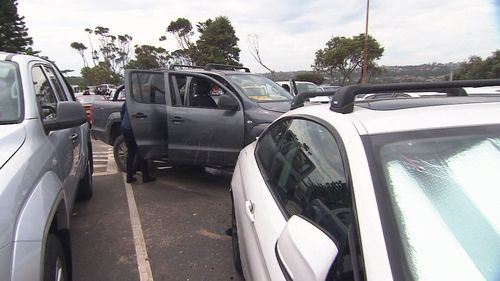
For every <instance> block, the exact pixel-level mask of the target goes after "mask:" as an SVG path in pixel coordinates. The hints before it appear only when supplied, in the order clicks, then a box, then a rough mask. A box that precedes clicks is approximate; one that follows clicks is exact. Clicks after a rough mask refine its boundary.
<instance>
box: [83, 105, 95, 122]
mask: <svg viewBox="0 0 500 281" xmlns="http://www.w3.org/2000/svg"><path fill="white" fill-rule="evenodd" d="M83 108H84V109H85V113H87V121H89V123H90V124H92V122H94V108H93V107H92V105H91V104H84V105H83Z"/></svg>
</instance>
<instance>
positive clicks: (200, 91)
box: [191, 79, 217, 107]
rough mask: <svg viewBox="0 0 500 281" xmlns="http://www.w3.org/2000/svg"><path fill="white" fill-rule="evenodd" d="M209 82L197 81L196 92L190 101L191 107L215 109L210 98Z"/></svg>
mask: <svg viewBox="0 0 500 281" xmlns="http://www.w3.org/2000/svg"><path fill="white" fill-rule="evenodd" d="M210 89H211V87H210V82H208V81H207V80H204V79H199V80H197V84H196V91H195V92H194V96H193V98H192V100H191V105H192V106H196V107H217V104H216V103H215V101H214V100H213V99H212V97H210Z"/></svg>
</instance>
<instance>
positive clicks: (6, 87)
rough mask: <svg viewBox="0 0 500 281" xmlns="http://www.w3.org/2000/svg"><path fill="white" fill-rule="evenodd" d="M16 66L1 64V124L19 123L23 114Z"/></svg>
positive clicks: (7, 63)
mask: <svg viewBox="0 0 500 281" xmlns="http://www.w3.org/2000/svg"><path fill="white" fill-rule="evenodd" d="M21 106H22V103H21V98H20V92H19V77H18V75H17V71H16V66H15V65H14V64H13V63H10V62H0V124H5V123H13V122H17V121H18V120H19V119H20V117H21V113H22V108H21Z"/></svg>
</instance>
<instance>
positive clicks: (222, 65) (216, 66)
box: [205, 63, 250, 72]
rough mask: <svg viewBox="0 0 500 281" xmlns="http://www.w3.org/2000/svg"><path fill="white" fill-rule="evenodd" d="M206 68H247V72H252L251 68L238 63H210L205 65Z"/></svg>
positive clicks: (235, 69)
mask: <svg viewBox="0 0 500 281" xmlns="http://www.w3.org/2000/svg"><path fill="white" fill-rule="evenodd" d="M205 69H206V70H212V69H218V70H234V71H237V70H245V72H250V68H248V67H243V66H238V65H229V64H218V63H208V64H207V65H206V66H205Z"/></svg>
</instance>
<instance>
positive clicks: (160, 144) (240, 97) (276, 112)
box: [92, 64, 293, 170]
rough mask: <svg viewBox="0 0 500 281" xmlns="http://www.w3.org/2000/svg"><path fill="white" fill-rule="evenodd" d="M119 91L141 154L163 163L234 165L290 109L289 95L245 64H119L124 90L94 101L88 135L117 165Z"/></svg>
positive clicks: (122, 150)
mask: <svg viewBox="0 0 500 281" xmlns="http://www.w3.org/2000/svg"><path fill="white" fill-rule="evenodd" d="M121 90H125V92H126V95H125V96H126V102H127V106H128V112H129V114H130V119H131V122H132V129H133V131H134V135H135V137H136V141H137V145H138V146H139V151H140V153H141V155H142V156H144V157H145V158H146V159H161V160H164V161H167V163H169V164H186V165H197V166H208V167H233V166H234V164H235V163H236V160H237V157H238V153H239V151H240V150H241V149H242V148H243V147H244V146H245V145H247V144H249V143H251V142H252V141H254V140H255V138H256V137H258V136H259V135H260V133H261V132H262V131H263V130H264V128H266V127H267V126H268V125H269V124H270V123H271V122H272V121H274V120H275V119H276V118H278V117H279V116H280V115H281V114H283V113H284V112H286V111H288V110H289V109H290V102H291V100H292V98H293V97H292V96H291V95H290V94H289V93H288V92H287V91H286V90H284V89H283V88H282V87H280V86H279V85H278V84H276V83H275V82H273V81H272V80H270V79H268V78H266V77H264V76H262V75H258V74H253V73H250V70H249V69H248V68H245V67H237V66H229V65H219V64H208V65H206V66H204V67H194V66H183V65H173V66H171V67H170V68H169V69H162V70H126V71H125V85H124V89H123V88H119V89H118V90H117V91H116V93H115V96H114V97H113V98H112V100H111V101H106V102H104V101H102V102H99V103H96V104H94V123H93V127H92V130H93V134H94V136H95V137H96V138H97V139H99V140H101V141H103V142H105V143H108V144H110V145H113V146H114V155H115V160H116V162H117V165H118V167H119V168H120V169H121V170H124V166H125V165H124V163H125V160H126V146H125V143H124V140H123V137H121V132H120V108H121V106H122V104H123V101H120V99H119V98H118V96H119V95H120V93H121Z"/></svg>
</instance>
